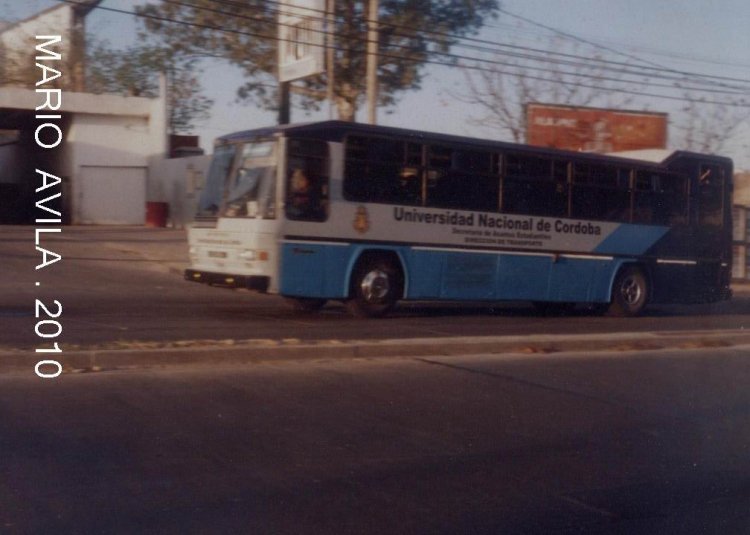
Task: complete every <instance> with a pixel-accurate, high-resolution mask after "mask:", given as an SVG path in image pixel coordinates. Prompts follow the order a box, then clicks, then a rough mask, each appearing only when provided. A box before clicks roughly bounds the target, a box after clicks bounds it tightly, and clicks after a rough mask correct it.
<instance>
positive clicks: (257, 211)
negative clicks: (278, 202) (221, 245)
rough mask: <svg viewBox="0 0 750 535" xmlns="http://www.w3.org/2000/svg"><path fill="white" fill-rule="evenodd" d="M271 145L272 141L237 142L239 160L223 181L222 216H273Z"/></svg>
mask: <svg viewBox="0 0 750 535" xmlns="http://www.w3.org/2000/svg"><path fill="white" fill-rule="evenodd" d="M275 147H276V144H275V143H274V142H273V141H259V142H250V143H244V144H242V145H240V147H239V151H240V156H239V163H238V165H237V168H236V169H235V170H234V171H233V172H232V174H231V176H230V177H229V181H228V183H227V195H226V199H227V201H226V205H225V207H224V211H223V215H224V216H225V217H262V218H263V219H274V218H275V217H276V214H275V210H274V205H275V202H274V201H275V195H276V155H275Z"/></svg>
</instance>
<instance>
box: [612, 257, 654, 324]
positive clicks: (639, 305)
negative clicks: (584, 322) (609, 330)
mask: <svg viewBox="0 0 750 535" xmlns="http://www.w3.org/2000/svg"><path fill="white" fill-rule="evenodd" d="M648 297H649V288H648V279H647V278H646V275H645V274H644V273H643V270H642V269H641V268H639V267H636V266H627V267H624V268H623V269H621V270H620V272H619V273H618V274H617V277H616V278H615V284H614V286H613V287H612V302H611V303H610V305H609V310H608V313H609V315H611V316H637V315H638V314H640V313H641V312H642V311H643V309H644V308H645V307H646V303H647V301H648Z"/></svg>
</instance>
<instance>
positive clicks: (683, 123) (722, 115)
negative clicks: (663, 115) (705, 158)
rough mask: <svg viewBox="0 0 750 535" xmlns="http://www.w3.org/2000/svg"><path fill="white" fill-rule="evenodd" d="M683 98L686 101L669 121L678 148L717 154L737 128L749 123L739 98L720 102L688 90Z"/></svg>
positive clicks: (749, 108)
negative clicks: (697, 95) (672, 120)
mask: <svg viewBox="0 0 750 535" xmlns="http://www.w3.org/2000/svg"><path fill="white" fill-rule="evenodd" d="M684 97H685V101H686V104H685V106H684V107H683V108H682V109H681V110H680V114H679V115H678V116H677V118H676V120H675V121H674V122H673V123H672V126H673V128H674V130H675V131H676V133H677V139H676V143H675V144H676V145H677V146H679V147H680V148H682V149H685V150H692V151H695V152H703V153H707V154H718V153H721V152H723V151H724V150H726V148H727V147H726V146H727V143H728V142H729V141H730V140H731V139H732V138H733V137H734V135H735V134H736V133H737V130H738V129H739V128H740V127H741V126H742V125H743V124H747V123H748V122H750V106H749V105H748V104H747V103H746V102H745V101H743V100H742V99H741V98H734V99H728V100H727V101H726V102H725V103H720V102H717V101H709V100H707V99H705V98H698V97H696V96H695V95H694V94H691V93H689V92H686V93H685V95H684Z"/></svg>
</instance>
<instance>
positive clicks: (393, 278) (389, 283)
mask: <svg viewBox="0 0 750 535" xmlns="http://www.w3.org/2000/svg"><path fill="white" fill-rule="evenodd" d="M401 281H402V276H401V270H400V269H399V268H398V267H397V266H396V265H395V264H394V263H393V262H392V261H391V260H390V259H388V258H384V257H379V256H373V257H370V258H365V259H363V260H362V261H361V262H360V264H359V265H358V266H357V268H356V269H355V270H354V274H353V275H352V284H351V291H350V299H349V300H348V301H347V303H346V305H347V308H348V309H349V311H350V312H351V313H352V314H354V315H355V316H358V317H366V318H376V317H380V316H383V315H385V314H386V313H387V312H388V311H390V310H391V309H392V308H393V306H394V305H395V304H396V301H398V299H399V297H400V296H401V287H402V282H401Z"/></svg>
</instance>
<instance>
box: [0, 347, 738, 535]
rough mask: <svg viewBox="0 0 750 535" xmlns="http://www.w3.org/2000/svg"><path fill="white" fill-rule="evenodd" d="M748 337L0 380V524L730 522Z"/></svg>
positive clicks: (445, 529) (651, 526) (596, 528)
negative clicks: (698, 343) (721, 343)
mask: <svg viewBox="0 0 750 535" xmlns="http://www.w3.org/2000/svg"><path fill="white" fill-rule="evenodd" d="M747 356H748V351H747V348H737V349H722V350H711V351H710V352H706V351H702V352H701V351H685V350H682V351H679V352H677V351H675V352H671V351H662V352H654V353H647V352H640V353H632V354H628V353H616V354H615V353H610V354H608V353H602V354H587V355H575V354H556V355H553V356H540V355H532V356H529V355H526V356H521V355H515V356H514V355H508V356H504V357H498V356H487V355H476V356H463V357H451V358H447V357H425V358H414V359H379V360H373V361H370V360H357V359H355V360H346V361H342V360H335V361H326V360H318V361H309V360H307V361H304V362H284V363H263V364H255V365H250V366H243V367H234V368H222V369H209V368H207V367H204V368H200V367H193V368H170V369H165V370H161V371H159V370H145V371H119V372H111V373H109V372H108V373H91V374H66V375H63V376H62V377H61V378H59V379H58V380H55V381H42V380H39V379H37V378H35V377H30V376H29V375H30V374H26V375H3V376H0V453H2V454H1V455H0V532H2V533H3V534H16V533H24V534H25V533H32V534H33V533H40V534H41V533H44V534H47V533H179V534H186V533H200V534H204V533H252V534H255V533H264V534H265V533H279V534H285V533H326V534H329V533H336V534H338V533H373V534H383V533H389V534H392V533H393V534H395V533H446V534H448V533H487V534H497V533H503V534H507V533H524V534H528V533H638V534H643V533H659V534H662V533H670V534H674V533H717V534H719V533H721V534H744V533H748V532H750V455H749V454H748V453H749V452H748V450H749V449H750V389H748V388H747V385H748V383H749V382H750V360H749V359H748V358H747Z"/></svg>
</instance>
